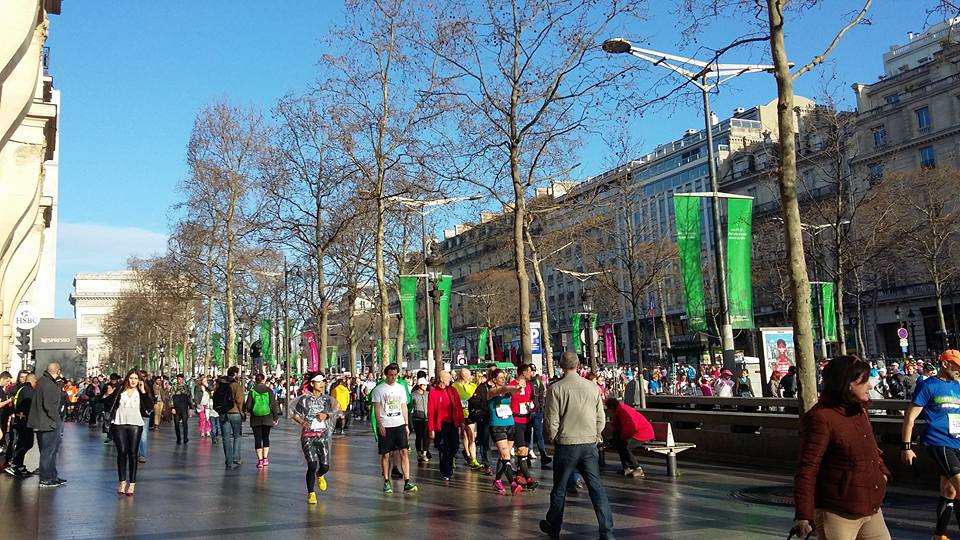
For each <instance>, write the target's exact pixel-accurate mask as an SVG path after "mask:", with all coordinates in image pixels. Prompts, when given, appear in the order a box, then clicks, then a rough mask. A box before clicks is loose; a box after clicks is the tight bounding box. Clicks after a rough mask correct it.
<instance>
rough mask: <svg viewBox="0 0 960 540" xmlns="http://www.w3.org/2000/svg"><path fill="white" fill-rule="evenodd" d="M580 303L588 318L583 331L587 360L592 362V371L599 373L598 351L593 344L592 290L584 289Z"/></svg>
mask: <svg viewBox="0 0 960 540" xmlns="http://www.w3.org/2000/svg"><path fill="white" fill-rule="evenodd" d="M580 302H581V305H582V307H583V314H584V315H585V316H586V320H587V326H586V328H585V329H584V330H583V337H584V342H585V343H584V345H585V346H586V347H587V358H588V359H589V362H590V371H591V372H594V373H595V372H596V371H597V351H596V349H595V348H594V343H593V325H592V324H591V317H590V315H591V314H593V309H594V307H593V293H592V292H590V289H584V290H583V291H582V292H581V293H580Z"/></svg>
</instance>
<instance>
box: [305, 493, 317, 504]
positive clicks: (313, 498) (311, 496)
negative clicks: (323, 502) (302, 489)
mask: <svg viewBox="0 0 960 540" xmlns="http://www.w3.org/2000/svg"><path fill="white" fill-rule="evenodd" d="M307 504H317V494H316V493H314V492H312V491H311V492H310V493H307Z"/></svg>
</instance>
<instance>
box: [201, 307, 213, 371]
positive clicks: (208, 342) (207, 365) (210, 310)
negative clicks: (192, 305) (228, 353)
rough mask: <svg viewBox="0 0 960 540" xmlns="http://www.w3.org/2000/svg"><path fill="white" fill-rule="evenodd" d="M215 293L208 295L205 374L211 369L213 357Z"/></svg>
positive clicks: (205, 331)
mask: <svg viewBox="0 0 960 540" xmlns="http://www.w3.org/2000/svg"><path fill="white" fill-rule="evenodd" d="M212 342H213V295H212V294H211V295H209V296H207V326H206V328H205V329H204V331H203V374H204V375H206V374H207V372H208V370H209V369H210V360H211V358H212V357H213V351H212V350H211V347H212V346H213V343H212Z"/></svg>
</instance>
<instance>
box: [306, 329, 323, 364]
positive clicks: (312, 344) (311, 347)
mask: <svg viewBox="0 0 960 540" xmlns="http://www.w3.org/2000/svg"><path fill="white" fill-rule="evenodd" d="M303 337H304V338H306V340H307V349H308V351H309V353H310V371H320V351H319V350H318V349H317V336H316V334H314V333H313V332H312V331H310V330H307V331H306V332H304V333H303Z"/></svg>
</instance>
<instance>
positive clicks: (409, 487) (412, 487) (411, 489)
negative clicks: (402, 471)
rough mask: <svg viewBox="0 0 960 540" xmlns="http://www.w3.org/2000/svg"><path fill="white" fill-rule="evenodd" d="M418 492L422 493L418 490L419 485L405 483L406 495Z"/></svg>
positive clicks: (409, 482)
mask: <svg viewBox="0 0 960 540" xmlns="http://www.w3.org/2000/svg"><path fill="white" fill-rule="evenodd" d="M417 491H420V488H418V487H417V485H416V484H414V483H413V482H411V481H409V480H407V481H406V482H404V483H403V492H404V493H416V492H417Z"/></svg>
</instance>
